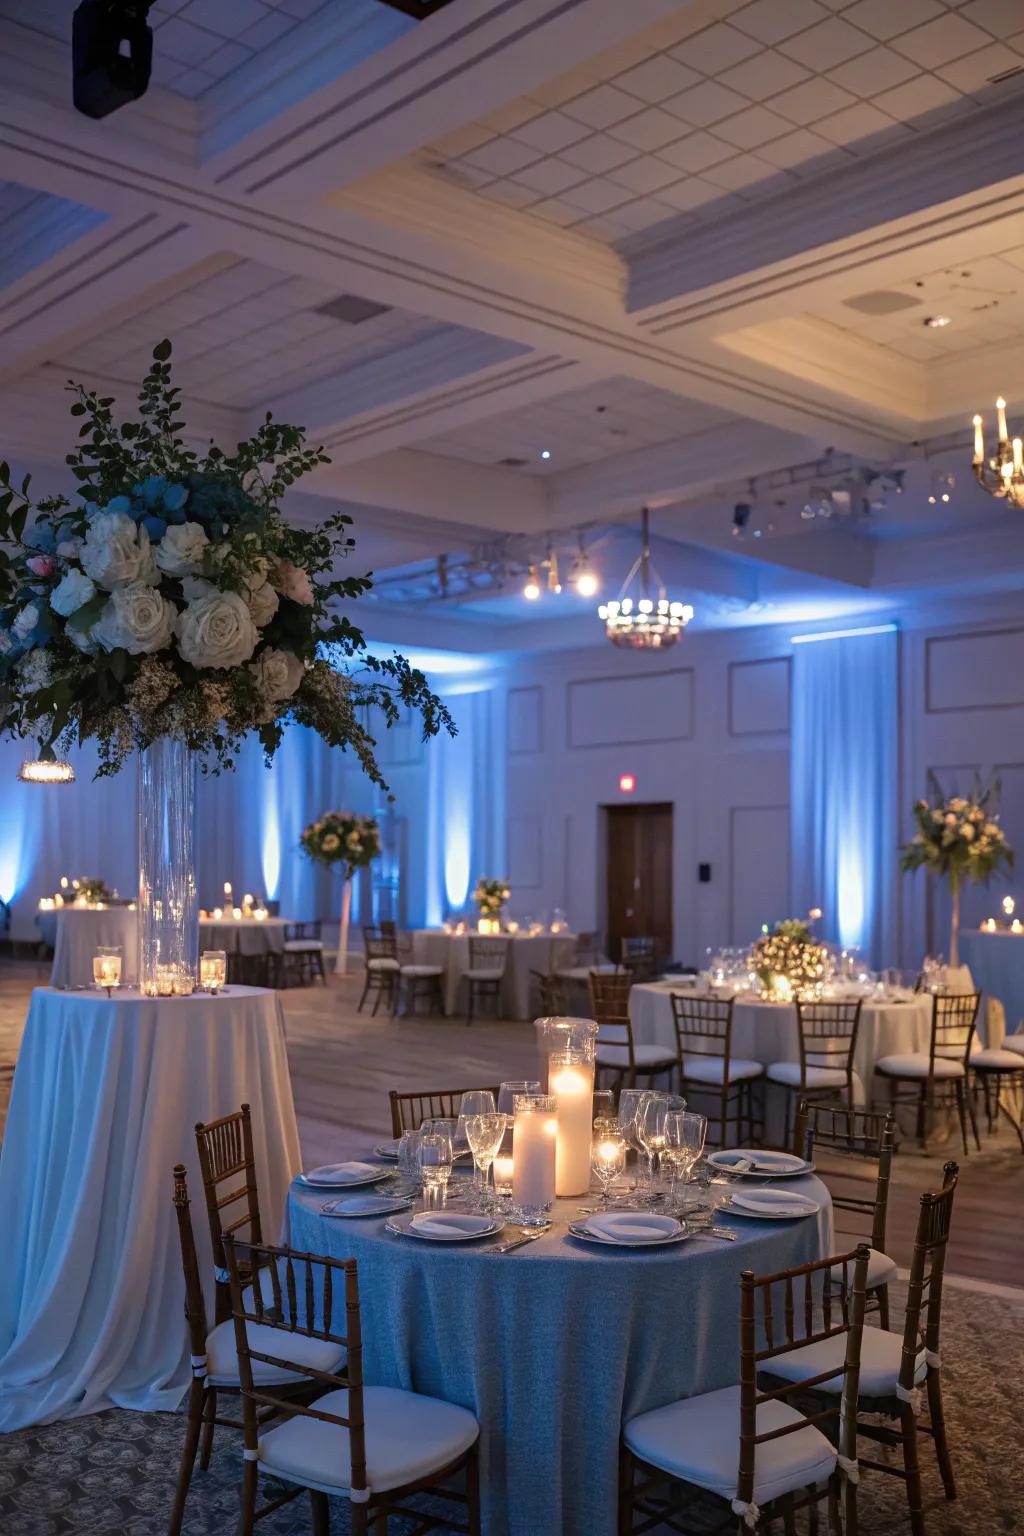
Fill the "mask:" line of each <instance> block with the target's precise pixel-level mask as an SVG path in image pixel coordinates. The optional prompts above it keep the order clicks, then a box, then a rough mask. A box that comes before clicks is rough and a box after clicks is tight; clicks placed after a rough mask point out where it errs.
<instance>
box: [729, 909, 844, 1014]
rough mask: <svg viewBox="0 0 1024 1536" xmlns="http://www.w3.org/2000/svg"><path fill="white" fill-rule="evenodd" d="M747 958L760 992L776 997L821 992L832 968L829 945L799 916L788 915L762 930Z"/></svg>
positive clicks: (776, 998)
mask: <svg viewBox="0 0 1024 1536" xmlns="http://www.w3.org/2000/svg"><path fill="white" fill-rule="evenodd" d="M748 958H749V963H750V969H751V970H752V971H753V972H754V974H755V975H756V977H757V979H758V982H759V983H760V986H761V996H762V997H764V998H767V999H774V1000H779V999H788V998H791V997H793V998H799V999H800V1000H801V1001H804V1000H806V999H809V998H814V997H818V996H820V994H821V989H822V987H823V986H824V984H825V982H826V981H827V980H828V978H829V976H830V974H831V969H832V965H831V959H830V956H829V952H828V948H827V947H826V945H824V944H822V943H820V942H819V940H818V939H816V938H815V937H814V934H813V933H812V932H811V927H810V924H809V923H806V922H804V921H803V919H802V918H798V917H788V918H786V919H785V920H784V921H783V922H781V923H776V924H775V927H774V928H773V929H772V931H771V933H763V934H762V935H761V937H760V938H759V939H758V940H757V941H756V943H755V944H754V945H753V946H752V947H751V950H750V955H749V957H748Z"/></svg>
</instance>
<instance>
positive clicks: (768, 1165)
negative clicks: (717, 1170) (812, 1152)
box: [714, 1147, 807, 1173]
mask: <svg viewBox="0 0 1024 1536" xmlns="http://www.w3.org/2000/svg"><path fill="white" fill-rule="evenodd" d="M714 1161H715V1162H716V1163H720V1164H722V1165H723V1166H731V1165H733V1164H737V1165H738V1164H739V1163H749V1164H750V1167H751V1168H752V1170H753V1171H754V1172H755V1173H800V1172H802V1170H803V1169H804V1168H806V1166H807V1164H806V1162H805V1161H804V1159H803V1158H802V1157H796V1156H795V1155H794V1154H793V1153H792V1152H761V1151H752V1150H751V1149H750V1148H749V1147H744V1148H742V1149H741V1150H740V1151H737V1152H719V1153H718V1154H717V1155H716V1156H715V1158H714Z"/></svg>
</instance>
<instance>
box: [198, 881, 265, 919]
mask: <svg viewBox="0 0 1024 1536" xmlns="http://www.w3.org/2000/svg"><path fill="white" fill-rule="evenodd" d="M269 916H270V913H269V911H268V909H267V904H266V902H265V901H264V899H263V897H262V896H253V895H252V894H251V893H250V892H249V891H246V893H245V895H244V896H243V897H242V901H241V905H240V906H239V905H236V904H235V902H234V887H233V886H232V884H231V881H230V880H225V881H224V905H223V906H220V907H214V908H213V909H212V910H211V911H207V910H206V908H205V907H201V908H200V911H199V921H200V922H201V923H203V922H214V923H221V922H234V923H242V922H253V923H264V922H266V920H267V918H268V917H269Z"/></svg>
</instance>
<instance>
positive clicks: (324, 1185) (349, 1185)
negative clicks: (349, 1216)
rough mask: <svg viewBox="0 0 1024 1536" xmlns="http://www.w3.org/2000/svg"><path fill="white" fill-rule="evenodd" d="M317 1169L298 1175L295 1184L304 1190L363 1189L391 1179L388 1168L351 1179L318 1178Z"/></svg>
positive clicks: (337, 1177)
mask: <svg viewBox="0 0 1024 1536" xmlns="http://www.w3.org/2000/svg"><path fill="white" fill-rule="evenodd" d="M318 1172H319V1170H318V1169H315V1168H314V1169H313V1171H312V1173H300V1174H299V1175H298V1176H297V1178H296V1181H295V1182H296V1183H297V1184H302V1185H304V1186H305V1188H306V1189H335V1190H337V1189H365V1188H366V1187H367V1185H369V1184H380V1183H381V1182H382V1181H383V1180H384V1179H390V1178H393V1177H394V1175H393V1174H392V1172H391V1170H390V1169H389V1168H379V1169H374V1170H373V1172H370V1173H367V1174H366V1175H365V1176H363V1175H355V1176H353V1177H352V1178H348V1177H345V1176H341V1175H338V1176H335V1177H331V1176H324V1177H318V1176H317V1175H318Z"/></svg>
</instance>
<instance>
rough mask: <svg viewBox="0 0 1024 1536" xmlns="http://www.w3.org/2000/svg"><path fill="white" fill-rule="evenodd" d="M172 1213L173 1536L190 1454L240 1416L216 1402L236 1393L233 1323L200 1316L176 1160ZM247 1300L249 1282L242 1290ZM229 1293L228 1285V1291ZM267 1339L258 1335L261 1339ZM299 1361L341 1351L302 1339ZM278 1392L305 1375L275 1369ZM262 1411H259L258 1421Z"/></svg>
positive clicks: (332, 1365) (205, 1461) (330, 1365)
mask: <svg viewBox="0 0 1024 1536" xmlns="http://www.w3.org/2000/svg"><path fill="white" fill-rule="evenodd" d="M174 1213H175V1216H176V1218H177V1222H178V1238H179V1242H180V1245H181V1262H182V1269H183V1271H184V1277H185V1322H186V1325H187V1327H188V1341H189V1357H190V1362H191V1368H192V1380H191V1384H190V1386H189V1394H188V1403H187V1405H186V1409H185V1443H184V1445H183V1446H182V1450H181V1461H180V1463H179V1466H178V1479H177V1483H176V1485H175V1490H174V1502H173V1504H172V1506H171V1517H170V1521H169V1523H168V1526H167V1536H178V1533H179V1532H180V1530H181V1524H182V1520H183V1518H184V1514H185V1503H186V1500H187V1499H188V1491H189V1488H190V1486H191V1483H192V1473H193V1471H194V1469H195V1463H196V1455H197V1454H198V1456H199V1468H200V1471H202V1472H205V1471H206V1470H207V1469H208V1467H209V1465H210V1456H211V1454H212V1451H213V1436H214V1431H215V1429H216V1428H218V1427H221V1428H226V1429H241V1428H242V1421H241V1419H237V1418H234V1419H232V1418H225V1417H224V1416H223V1415H222V1414H221V1413H220V1412H219V1411H218V1405H219V1403H220V1401H221V1399H223V1398H228V1399H232V1398H237V1397H238V1396H239V1394H240V1392H241V1383H240V1381H239V1378H238V1356H237V1354H236V1351H235V1328H234V1323H233V1321H232V1319H231V1317H230V1315H229V1316H228V1317H226V1318H225V1319H224V1320H223V1322H220V1323H217V1324H216V1325H215V1326H214V1327H213V1328H212V1329H211V1328H210V1327H209V1325H208V1322H207V1317H206V1301H205V1298H204V1296H203V1284H202V1279H201V1277H200V1273H199V1257H198V1255H197V1253H196V1242H195V1232H194V1231H193V1228H192V1213H191V1208H190V1201H189V1195H188V1176H187V1174H186V1171H185V1168H184V1167H183V1165H182V1164H181V1163H178V1164H177V1166H176V1167H175V1169H174ZM243 1294H244V1295H245V1296H246V1298H247V1300H248V1301H251V1299H252V1287H251V1286H247V1287H246V1290H245V1292H244V1293H243ZM229 1298H230V1290H229ZM266 1342H267V1341H266V1340H264V1343H266ZM302 1355H303V1360H304V1363H306V1364H308V1365H313V1366H316V1367H318V1368H320V1369H323V1370H335V1369H338V1368H340V1367H341V1366H342V1365H343V1364H344V1359H345V1352H344V1350H343V1349H340V1348H338V1347H337V1346H335V1345H333V1344H330V1343H327V1342H325V1341H322V1340H319V1339H313V1340H305V1339H303V1340H302ZM276 1380H277V1381H278V1382H279V1385H280V1390H281V1391H282V1393H295V1392H297V1393H305V1392H307V1391H308V1389H309V1382H308V1379H307V1378H306V1377H305V1376H304V1375H300V1374H298V1373H296V1374H295V1375H293V1376H292V1377H291V1378H289V1377H288V1376H287V1375H286V1374H285V1373H277V1375H276ZM266 1417H267V1415H266V1414H265V1413H264V1414H263V1415H261V1421H263V1420H265V1419H266Z"/></svg>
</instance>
